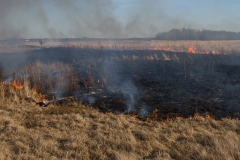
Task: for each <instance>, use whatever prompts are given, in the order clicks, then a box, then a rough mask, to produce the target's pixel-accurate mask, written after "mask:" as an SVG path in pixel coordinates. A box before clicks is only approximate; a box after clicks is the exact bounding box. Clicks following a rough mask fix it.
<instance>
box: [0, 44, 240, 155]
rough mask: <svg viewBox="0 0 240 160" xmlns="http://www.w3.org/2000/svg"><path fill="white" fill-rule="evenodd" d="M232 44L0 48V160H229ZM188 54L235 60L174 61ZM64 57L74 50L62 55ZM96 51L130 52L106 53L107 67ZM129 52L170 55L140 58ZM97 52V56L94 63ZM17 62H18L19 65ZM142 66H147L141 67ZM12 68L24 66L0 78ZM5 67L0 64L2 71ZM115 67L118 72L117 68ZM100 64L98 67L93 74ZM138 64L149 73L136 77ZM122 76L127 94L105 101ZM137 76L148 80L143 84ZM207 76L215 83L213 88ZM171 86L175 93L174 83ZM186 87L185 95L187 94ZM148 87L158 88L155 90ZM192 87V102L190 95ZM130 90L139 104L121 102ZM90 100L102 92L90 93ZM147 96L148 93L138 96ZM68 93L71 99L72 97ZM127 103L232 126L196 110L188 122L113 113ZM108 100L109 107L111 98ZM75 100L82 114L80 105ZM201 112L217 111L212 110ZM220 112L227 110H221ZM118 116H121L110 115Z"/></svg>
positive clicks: (239, 129)
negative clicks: (219, 114) (9, 66)
mask: <svg viewBox="0 0 240 160" xmlns="http://www.w3.org/2000/svg"><path fill="white" fill-rule="evenodd" d="M239 43H240V41H155V40H152V41H134V40H118V41H77V42H73V41H71V42H69V41H66V42H62V41H59V42H56V41H55V42H49V41H46V42H45V43H44V44H43V47H41V46H40V44H39V43H38V41H37V40H35V41H21V42H15V43H12V44H10V43H9V42H0V53H1V54H2V55H1V56H2V57H4V58H6V64H7V65H6V66H5V68H4V67H2V68H0V69H1V70H0V71H1V72H0V159H84V160H85V159H97V160H99V159H116V160H127V159H129V160H135V159H136V160H138V159H145V160H158V159H159V160H162V159H163V160H168V159H174V160H179V159H184V160H185V159H186V160H194V159H196V160H198V159H203V160H204V159H206V160H211V159H212V160H220V159H224V160H225V159H227V160H238V159H240V158H239V157H240V121H239V119H238V118H236V117H239V115H240V112H239V109H238V107H239V106H238V104H239V102H238V99H239V95H240V94H239V92H238V86H239V84H240V82H239V81H238V76H239V74H238V73H239V72H238V71H239V68H238V65H237V63H238V61H239V56H237V54H239V53H240V48H239V46H240V45H239ZM59 46H61V47H59ZM191 46H192V49H194V52H195V53H205V54H207V53H222V54H224V53H225V54H236V56H231V57H230V56H228V55H221V56H212V55H207V56H206V55H204V56H202V55H201V56H194V57H191V56H188V55H192V54H187V53H184V54H179V55H177V54H178V53H173V52H175V51H176V52H177V51H178V52H193V51H189V47H191ZM48 47H49V48H48ZM54 47H56V48H54ZM57 47H58V48H57ZM65 47H66V48H65ZM70 47H71V48H80V49H76V50H71V49H69V48H70ZM81 48H87V49H81ZM96 48H97V49H98V50H95V49H96ZM104 49H105V50H108V49H109V50H111V49H118V50H125V49H126V50H128V49H129V50H136V52H135V51H129V52H128V51H126V52H125V51H124V52H121V51H119V52H114V54H115V53H116V56H115V55H114V56H115V57H113V56H112V55H113V53H112V51H110V52H107V51H105V50H104ZM137 49H139V50H142V49H145V50H161V49H163V50H166V51H172V52H166V53H165V52H163V53H162V52H156V53H155V51H154V52H152V51H150V52H149V51H148V52H147V51H146V52H145V51H142V52H140V51H137ZM29 51H34V52H29ZM35 51H36V52H35ZM98 51H99V52H100V53H101V56H100V55H99V54H98V53H96V52H98ZM213 51H214V52H213ZM25 52H26V53H25ZM65 52H67V53H65ZM18 53H20V54H18ZM21 53H22V55H24V58H26V59H24V60H22V59H21ZM117 53H119V55H117ZM102 54H103V55H102ZM5 55H9V56H10V58H8V56H5ZM56 55H57V56H56ZM128 55H129V56H128ZM180 55H181V56H180ZM15 56H18V57H17V58H16V57H15ZM91 56H92V57H91ZM104 56H106V57H107V58H106V57H104ZM108 56H109V57H108ZM111 56H112V57H111ZM149 56H151V57H150V58H148V57H149ZM174 57H175V58H174ZM104 58H106V59H107V60H108V61H107V60H106V59H104ZM114 58H115V59H114ZM194 58H195V59H194ZM216 58H217V60H216ZM15 60H19V61H20V60H22V61H23V64H20V62H19V66H20V65H21V67H19V66H18V65H15V66H16V68H15V70H14V72H12V73H10V74H7V72H6V71H5V70H4V69H6V68H7V66H8V64H9V63H10V62H12V63H15V62H16V61H15ZM47 60H49V61H47ZM110 60H111V61H110ZM199 60H201V61H199ZM223 60H226V62H228V61H229V62H234V64H235V65H233V66H232V64H231V63H230V64H228V63H226V64H224V63H225V61H223ZM4 62H5V61H4V60H3V61H2V64H1V65H2V66H4V65H3V64H5V63H4ZM117 62H118V63H119V66H118V65H116V64H117ZM213 62H214V63H213ZM223 62H224V63H223ZM102 63H103V64H105V65H103V66H102ZM222 63H223V64H222ZM139 64H141V66H145V67H147V66H148V67H149V68H145V70H143V71H142V70H137V69H138V68H139V66H140V65H139ZM74 65H75V66H74ZM115 65H116V66H115ZM122 66H124V67H123V68H122V70H121V68H120V67H122ZM12 67H13V66H12ZM107 67H108V68H107ZM134 67H136V68H137V69H136V68H134ZM201 67H202V68H201ZM17 69H18V70H17ZM101 69H103V71H102V70H101ZM135 69H136V72H135ZM143 69H144V67H143ZM232 70H233V72H231V73H230V71H232ZM122 71H124V72H125V74H122V75H125V76H126V75H128V74H129V75H131V76H132V77H133V78H132V77H131V76H126V77H127V78H129V77H130V78H129V79H127V81H126V82H127V83H125V84H127V85H126V86H124V85H123V87H124V89H123V91H125V92H120V93H118V92H115V93H114V91H111V90H112V88H110V90H109V91H108V90H107V87H106V86H107V85H108V83H109V84H112V83H110V82H115V81H116V79H117V78H118V81H120V80H119V79H121V78H122V80H125V79H124V78H125V77H124V76H122V77H120V75H121V74H120V73H121V72H122ZM150 71H151V72H153V73H151V72H150ZM155 72H156V74H155ZM160 72H161V74H162V75H163V78H162V77H160V78H162V79H161V81H159V80H158V79H154V78H155V76H156V75H159V73H160ZM225 72H226V73H225ZM94 73H101V74H100V75H98V74H94ZM137 75H139V76H137ZM84 76H85V77H84ZM144 76H145V77H147V78H148V79H147V78H145V79H144ZM151 76H152V77H151ZM216 76H218V77H217V78H214V77H216ZM149 77H150V78H149ZM175 77H177V78H178V80H180V81H181V83H180V82H176V81H175V80H176V78H175ZM111 78H112V79H111ZM141 78H143V80H142V81H140V80H141ZM164 78H165V79H164ZM111 80H112V81H111ZM134 80H135V81H134ZM195 80H196V81H195ZM189 82H191V86H188V85H186V83H189ZM225 83H226V84H228V85H225ZM120 84H121V83H120ZM134 84H135V85H136V86H135V85H134ZM159 84H160V85H159ZM161 84H162V85H161ZM230 84H231V85H230ZM115 85H119V84H118V83H116V84H115ZM151 85H152V86H151ZM157 85H159V86H158V87H156V86H157ZM193 86H194V87H195V90H193V92H194V93H192V92H191V91H192V87H193ZM94 87H95V90H93V89H94ZM97 87H99V88H97ZM104 87H105V88H104ZM137 87H138V88H139V89H138V90H137V89H136V88H137ZM176 87H178V88H176ZM187 87H188V88H187ZM198 87H199V88H198ZM204 87H205V88H204ZM231 87H232V88H231ZM126 88H127V89H126ZM129 88H130V89H129ZM189 88H190V89H189ZM202 88H203V89H202ZM113 89H114V88H113ZM117 89H121V88H117ZM132 89H136V90H137V91H139V94H136V93H134V92H133V93H132V92H130V91H131V90H132ZM144 89H145V90H144ZM187 89H189V90H187ZM63 90H64V91H65V92H66V93H64V92H63ZM99 90H101V91H102V92H99V93H97V92H96V93H95V91H99ZM141 90H142V93H141V94H140V91H141ZM186 90H187V92H185V91H186ZM80 91H83V93H81V92H80ZM137 91H136V92H137ZM146 91H148V93H146V94H144V92H146ZM213 91H214V92H213ZM50 93H51V94H52V93H54V94H55V96H52V95H51V96H52V97H51V98H53V100H52V99H50V100H52V101H49V100H47V99H45V98H44V96H43V94H49V96H50ZM58 93H59V95H57V94H58ZM77 93H78V96H79V97H78V98H79V99H77V98H76V97H74V95H77ZM90 93H91V95H90ZM124 93H125V94H126V95H127V96H126V95H124ZM186 93H187V94H186ZM230 93H231V94H230ZM97 94H99V95H98V96H99V97H100V96H102V94H105V95H103V98H102V99H100V100H99V101H98V103H97V102H96V103H95V104H92V105H91V103H90V102H91V100H93V99H94V97H93V96H97ZM122 94H123V95H122ZM134 94H135V96H138V97H140V96H142V97H140V98H142V102H145V104H146V102H148V104H149V105H148V107H149V108H151V107H152V106H150V104H152V105H155V107H158V109H164V107H165V109H166V110H168V109H169V111H170V112H180V111H181V112H182V113H183V112H184V110H183V109H182V108H181V107H179V106H177V105H179V104H180V102H181V104H183V105H186V106H187V105H189V106H191V105H192V108H191V109H192V110H194V111H195V106H196V105H201V107H199V108H202V109H203V111H204V113H205V111H211V112H213V113H214V112H216V113H217V112H218V113H220V111H221V112H229V113H230V112H234V114H235V115H233V116H235V117H234V118H230V117H229V118H225V117H222V118H218V120H216V119H214V118H212V117H211V116H210V115H209V116H208V115H207V116H204V117H203V116H201V115H200V114H199V113H198V112H197V110H196V113H195V114H194V115H192V117H190V115H189V113H190V112H189V113H187V116H188V115H189V116H188V118H187V116H185V118H183V116H176V115H175V114H174V115H172V116H171V117H167V116H166V115H165V116H166V117H165V118H163V119H161V117H160V116H159V117H158V116H156V117H155V118H154V114H153V115H152V116H151V114H152V113H154V112H152V110H149V113H148V112H146V114H149V118H139V116H138V115H136V113H131V112H128V113H126V112H124V109H123V108H122V107H124V106H125V107H126V104H128V103H129V104H130V105H131V104H135V103H133V102H132V101H131V100H135V99H134ZM112 95H114V96H115V97H110V96H112ZM108 96H109V97H108ZM214 96H215V97H214ZM106 97H107V98H106ZM129 97H130V98H129ZM132 97H133V98H132ZM173 97H174V98H175V99H173ZM55 98H59V99H55ZM81 98H82V99H81ZM84 98H85V99H86V100H87V101H88V102H89V103H90V104H89V103H88V104H84ZM91 98H92V99H91ZM95 98H96V97H95ZM111 98H113V99H111ZM114 98H115V99H114ZM121 98H122V99H121ZM140 98H139V99H140ZM182 98H183V99H184V101H183V99H182ZM208 98H209V99H208ZM139 99H136V101H137V100H139ZM178 99H181V101H179V103H171V102H173V101H174V100H175V102H178ZM82 100H83V101H82ZM225 100H226V103H225V102H224V101H225ZM45 101H46V103H48V102H49V104H48V105H46V106H44V105H42V106H40V105H39V104H40V102H41V103H43V104H45ZM106 101H108V103H109V104H108V105H111V106H112V109H116V112H114V110H107V109H110V108H100V107H104V105H105V106H107V102H106ZM152 101H156V102H157V104H154V103H152ZM105 102H106V103H105ZM167 102H168V103H167ZM200 102H202V103H200ZM206 102H209V103H206ZM123 103H126V104H123ZM140 103H141V101H140V100H139V103H136V105H141V104H140ZM210 104H211V105H215V106H214V107H219V108H217V110H214V107H213V108H211V106H209V105H210ZM228 104H229V105H232V106H231V107H232V108H231V107H230V108H228V107H226V105H228ZM235 104H236V105H235ZM115 105H116V106H115ZM117 107H120V109H119V110H117V109H118V108H117ZM171 107H172V108H171ZM174 107H176V108H174ZM197 107H198V106H197ZM179 108H180V109H182V110H180V109H179ZM104 109H105V110H104ZM208 109H209V110H208ZM224 109H225V110H224ZM111 111H112V112H111ZM121 111H122V112H121ZM162 111H163V110H162ZM186 111H187V110H186ZM199 111H200V110H199ZM200 112H201V111H200ZM139 113H141V112H139ZM193 113H194V112H193ZM162 114H165V113H162ZM185 114H186V113H183V115H185Z"/></svg>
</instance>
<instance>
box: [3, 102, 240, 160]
mask: <svg viewBox="0 0 240 160" xmlns="http://www.w3.org/2000/svg"><path fill="white" fill-rule="evenodd" d="M0 130H1V132H0V143H1V145H0V159H121V160H125V159H189V160H193V159H228V160H231V159H232V160H234V159H239V157H240V145H239V143H240V122H239V120H230V119H222V120H221V121H215V120H212V119H204V118H201V117H198V118H196V119H192V120H190V119H176V120H171V121H165V122H152V123H148V122H145V121H139V120H137V119H135V118H133V117H131V116H128V115H123V114H119V115H114V114H111V113H109V114H104V113H101V112H99V111H98V110H96V109H92V108H86V107H85V106H82V105H79V104H72V105H68V106H54V105H50V106H49V107H46V108H41V107H38V106H36V105H34V104H29V103H22V104H18V105H16V104H15V103H13V102H8V103H5V104H3V103H1V104H0Z"/></svg>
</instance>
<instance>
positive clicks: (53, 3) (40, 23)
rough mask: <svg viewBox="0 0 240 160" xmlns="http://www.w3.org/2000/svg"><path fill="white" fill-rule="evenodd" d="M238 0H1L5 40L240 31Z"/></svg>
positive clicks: (0, 35) (0, 19)
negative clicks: (180, 30) (182, 30)
mask: <svg viewBox="0 0 240 160" xmlns="http://www.w3.org/2000/svg"><path fill="white" fill-rule="evenodd" d="M239 8H240V1H239V0H0V39H6V38H79V37H80V38H81V37H106V38H123V37H126V38H129V37H154V36H155V35H156V34H157V33H159V32H162V31H168V30H170V29H172V28H193V29H200V30H202V29H210V30H227V31H236V32H239V31H240V21H239V20H240V10H239Z"/></svg>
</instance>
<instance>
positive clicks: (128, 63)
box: [0, 47, 240, 119]
mask: <svg viewBox="0 0 240 160" xmlns="http://www.w3.org/2000/svg"><path fill="white" fill-rule="evenodd" d="M151 55H152V56H153V55H155V57H157V58H153V59H149V58H148V56H151ZM164 56H168V57H169V59H166V58H164ZM0 57H1V61H0V64H1V65H0V69H1V71H2V72H5V74H6V76H5V78H9V77H11V72H12V71H15V72H19V73H18V74H21V73H20V71H18V68H21V66H24V65H29V64H34V63H35V62H36V61H40V62H42V63H46V64H47V63H53V62H63V63H66V64H70V65H72V66H73V67H74V74H77V75H78V77H79V82H78V84H79V85H78V86H79V87H77V88H75V89H68V88H65V91H64V94H63V95H62V96H74V97H75V98H76V99H77V100H78V101H79V102H80V103H85V104H87V105H90V106H93V107H96V108H99V110H100V111H103V112H114V113H122V112H125V113H126V112H137V113H138V114H140V115H141V116H142V117H146V116H148V115H149V114H150V113H152V112H153V111H156V112H158V113H159V114H160V116H161V117H163V118H166V117H167V116H169V117H175V116H183V117H189V115H193V114H194V113H195V112H199V113H200V114H201V115H203V116H204V115H206V114H210V115H212V116H213V117H215V118H217V119H218V118H221V117H233V118H240V103H239V100H240V92H239V91H240V56H239V55H193V54H188V53H174V52H166V51H150V50H145V51H143V50H134V51H133V50H131V51H130V50H100V49H98V50H97V49H91V48H86V49H79V48H64V47H59V48H42V49H40V50H35V51H29V52H24V53H1V54H0ZM133 57H137V58H133ZM176 57H177V58H176ZM52 76H54V75H52ZM89 76H90V77H91V78H92V79H93V81H91V83H89V85H88V86H87V87H86V86H84V85H83V83H84V82H85V83H86V82H88V81H90V80H91V78H89ZM103 79H105V80H106V83H103ZM125 84H127V85H125ZM120 86H124V87H120ZM132 91H134V92H132ZM130 96H132V97H130ZM130 106H131V107H132V109H131V110H128V109H129V107H130Z"/></svg>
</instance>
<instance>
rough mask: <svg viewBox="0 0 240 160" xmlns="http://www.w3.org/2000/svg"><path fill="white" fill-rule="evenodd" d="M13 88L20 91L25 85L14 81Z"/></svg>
mask: <svg viewBox="0 0 240 160" xmlns="http://www.w3.org/2000/svg"><path fill="white" fill-rule="evenodd" d="M12 86H13V88H15V89H18V90H20V89H23V88H24V84H21V83H20V82H19V81H16V80H14V81H13V83H12Z"/></svg>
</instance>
